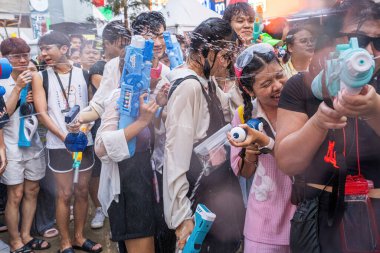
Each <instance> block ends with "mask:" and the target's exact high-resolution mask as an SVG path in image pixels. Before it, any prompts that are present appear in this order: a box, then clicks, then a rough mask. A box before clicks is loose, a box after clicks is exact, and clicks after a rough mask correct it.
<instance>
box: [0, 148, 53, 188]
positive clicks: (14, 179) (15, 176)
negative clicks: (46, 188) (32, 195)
mask: <svg viewBox="0 0 380 253" xmlns="http://www.w3.org/2000/svg"><path fill="white" fill-rule="evenodd" d="M45 172H46V163H45V156H44V155H41V156H40V157H37V158H33V159H30V160H28V161H8V165H7V167H6V168H5V171H4V174H3V175H2V176H1V182H2V183H3V184H5V185H17V184H21V183H23V182H24V179H27V180H29V181H38V180H41V179H42V178H43V177H44V176H45Z"/></svg>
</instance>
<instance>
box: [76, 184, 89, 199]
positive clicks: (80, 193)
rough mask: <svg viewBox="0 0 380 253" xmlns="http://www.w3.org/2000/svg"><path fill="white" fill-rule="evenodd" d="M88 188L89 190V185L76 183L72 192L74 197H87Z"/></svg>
mask: <svg viewBox="0 0 380 253" xmlns="http://www.w3.org/2000/svg"><path fill="white" fill-rule="evenodd" d="M88 190H89V185H88V184H86V185H80V184H78V185H77V186H76V187H75V190H74V194H75V197H76V198H78V197H79V198H87V197H88Z"/></svg>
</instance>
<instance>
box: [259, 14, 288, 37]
mask: <svg viewBox="0 0 380 253" xmlns="http://www.w3.org/2000/svg"><path fill="white" fill-rule="evenodd" d="M287 25H289V23H288V20H287V19H286V18H283V17H279V18H275V19H271V20H270V22H269V24H267V25H265V26H264V29H263V32H264V33H267V34H269V35H270V36H272V38H274V39H277V40H281V39H282V36H283V35H284V29H285V27H286V26H287Z"/></svg>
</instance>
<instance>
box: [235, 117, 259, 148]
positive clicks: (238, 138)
mask: <svg viewBox="0 0 380 253" xmlns="http://www.w3.org/2000/svg"><path fill="white" fill-rule="evenodd" d="M246 124H247V125H248V126H249V127H250V128H253V129H255V130H257V131H260V132H263V129H264V125H263V122H262V121H261V120H260V119H258V118H254V119H250V120H248V121H247V123H246ZM230 133H231V137H232V138H233V139H234V141H235V142H243V141H244V140H245V139H246V138H247V133H246V131H245V130H244V129H243V128H241V127H239V126H237V127H234V128H232V129H231V132H230Z"/></svg>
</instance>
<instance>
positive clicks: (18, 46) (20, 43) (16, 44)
mask: <svg viewBox="0 0 380 253" xmlns="http://www.w3.org/2000/svg"><path fill="white" fill-rule="evenodd" d="M0 51H1V54H2V55H3V56H7V55H9V54H22V53H29V52H30V47H29V46H28V44H27V43H26V42H25V40H23V39H21V38H8V39H5V40H4V41H3V42H1V45H0Z"/></svg>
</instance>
